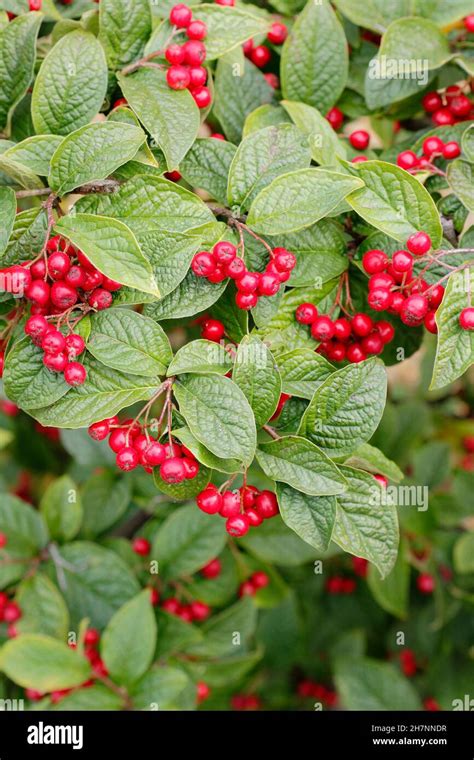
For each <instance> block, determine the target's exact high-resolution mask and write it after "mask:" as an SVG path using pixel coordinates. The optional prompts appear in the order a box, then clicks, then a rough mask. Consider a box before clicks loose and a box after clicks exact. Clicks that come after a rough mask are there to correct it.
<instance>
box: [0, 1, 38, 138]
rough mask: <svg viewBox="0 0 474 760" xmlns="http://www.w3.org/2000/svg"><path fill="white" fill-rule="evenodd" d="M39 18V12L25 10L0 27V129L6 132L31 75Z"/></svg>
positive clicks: (28, 84)
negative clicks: (24, 12)
mask: <svg viewBox="0 0 474 760" xmlns="http://www.w3.org/2000/svg"><path fill="white" fill-rule="evenodd" d="M42 19H43V15H42V14H41V13H26V14H24V15H21V16H18V18H15V19H13V21H10V23H9V24H6V25H5V26H3V27H2V28H0V129H1V130H2V131H6V132H7V133H8V132H9V130H10V119H11V115H12V112H13V109H14V108H15V106H16V105H17V104H18V103H19V102H20V100H21V99H22V97H23V96H24V95H25V93H26V91H27V89H28V87H29V86H30V83H31V80H32V78H33V72H34V65H35V60H36V38H37V36H38V31H39V28H40V24H41V21H42Z"/></svg>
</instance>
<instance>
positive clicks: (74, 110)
mask: <svg viewBox="0 0 474 760" xmlns="http://www.w3.org/2000/svg"><path fill="white" fill-rule="evenodd" d="M106 91H107V64H106V61H105V55H104V50H103V48H102V46H101V44H100V43H99V42H98V41H97V39H96V38H95V37H94V35H93V34H91V33H90V32H86V31H85V30H83V29H81V30H77V31H74V32H71V33H70V34H66V35H65V36H64V37H62V38H61V39H60V40H59V41H58V42H57V43H56V45H54V47H53V48H52V49H51V50H50V52H49V53H48V55H47V56H46V58H45V59H44V61H43V63H42V65H41V68H40V70H39V72H38V76H37V78H36V82H35V86H34V88H33V97H32V101H31V113H32V116H33V124H34V126H35V130H36V132H37V133H38V134H44V133H48V132H49V133H51V134H53V135H67V134H69V132H73V131H74V130H77V129H78V128H79V127H82V126H83V125H84V124H88V123H89V122H90V121H91V119H92V118H93V117H94V116H95V115H96V114H97V113H98V112H99V111H100V108H101V106H102V103H103V100H104V98H105V94H106Z"/></svg>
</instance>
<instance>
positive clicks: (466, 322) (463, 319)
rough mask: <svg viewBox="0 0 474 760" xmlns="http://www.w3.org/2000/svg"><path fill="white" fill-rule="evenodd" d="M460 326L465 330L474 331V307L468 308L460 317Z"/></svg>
mask: <svg viewBox="0 0 474 760" xmlns="http://www.w3.org/2000/svg"><path fill="white" fill-rule="evenodd" d="M459 324H460V325H461V327H462V329H463V330H474V307H473V306H468V307H466V308H465V309H463V310H462V312H461V313H460V315H459Z"/></svg>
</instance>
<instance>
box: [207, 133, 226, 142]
mask: <svg viewBox="0 0 474 760" xmlns="http://www.w3.org/2000/svg"><path fill="white" fill-rule="evenodd" d="M210 137H213V138H214V140H224V141H225V137H224V135H221V133H220V132H213V133H212V135H210Z"/></svg>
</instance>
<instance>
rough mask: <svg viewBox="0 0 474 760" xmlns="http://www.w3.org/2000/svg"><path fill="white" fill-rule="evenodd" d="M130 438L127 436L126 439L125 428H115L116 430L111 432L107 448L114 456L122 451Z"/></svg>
mask: <svg viewBox="0 0 474 760" xmlns="http://www.w3.org/2000/svg"><path fill="white" fill-rule="evenodd" d="M131 437H132V436H131V435H129V436H128V438H127V431H126V430H125V428H117V429H116V430H112V432H111V434H110V438H109V446H110V448H111V449H112V451H114V452H115V453H116V454H117V453H118V452H119V451H120V450H121V449H123V448H124V447H125V446H127V442H128V440H129V439H130V438H131Z"/></svg>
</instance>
